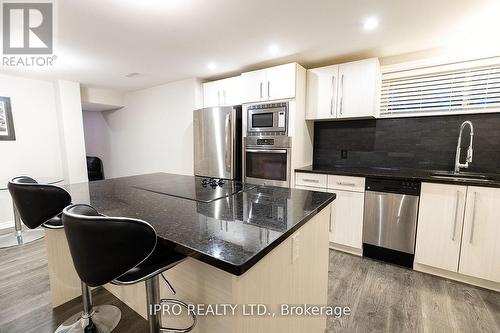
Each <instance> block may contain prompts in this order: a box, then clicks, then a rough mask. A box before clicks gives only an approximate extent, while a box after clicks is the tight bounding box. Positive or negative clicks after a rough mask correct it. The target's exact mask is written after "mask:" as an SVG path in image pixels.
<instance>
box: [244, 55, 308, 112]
mask: <svg viewBox="0 0 500 333" xmlns="http://www.w3.org/2000/svg"><path fill="white" fill-rule="evenodd" d="M297 66H298V65H297V64H296V63H290V64H285V65H280V66H275V67H270V68H266V69H261V70H257V71H253V72H247V73H243V74H241V79H242V91H243V103H253V102H261V101H270V100H278V99H288V98H295V86H296V78H297Z"/></svg>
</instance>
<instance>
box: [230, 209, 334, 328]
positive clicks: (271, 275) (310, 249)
mask: <svg viewBox="0 0 500 333" xmlns="http://www.w3.org/2000/svg"><path fill="white" fill-rule="evenodd" d="M330 211H331V204H330V205H328V206H327V207H326V208H324V209H323V210H322V211H321V212H319V213H318V214H317V215H316V216H314V217H313V218H312V219H311V220H310V221H308V222H307V223H306V224H305V225H304V226H302V227H301V228H300V229H299V230H298V231H296V232H295V233H294V234H293V235H292V236H290V237H289V238H288V239H287V240H286V241H284V242H283V243H281V244H280V245H279V246H278V247H276V248H275V249H274V250H273V251H271V252H270V253H269V254H268V255H267V256H265V257H264V258H263V259H262V260H261V261H259V262H258V263H257V264H256V265H255V266H253V267H252V268H251V269H250V270H249V271H248V272H246V273H245V274H243V275H242V276H240V277H234V279H233V297H234V298H233V303H237V304H249V303H261V304H266V305H267V306H268V307H269V309H270V310H271V311H274V312H275V314H276V317H272V316H263V317H256V316H239V317H237V318H235V320H234V322H233V325H234V326H233V332H238V333H246V332H248V333H250V332H251V333H259V332H262V333H266V332H297V333H299V332H324V331H325V329H326V316H318V317H279V314H280V305H281V304H311V305H326V304H327V293H328V251H329V250H328V224H329V220H330ZM294 238H295V240H294ZM297 240H298V243H297ZM297 245H298V256H295V258H294V254H293V252H294V247H295V246H297Z"/></svg>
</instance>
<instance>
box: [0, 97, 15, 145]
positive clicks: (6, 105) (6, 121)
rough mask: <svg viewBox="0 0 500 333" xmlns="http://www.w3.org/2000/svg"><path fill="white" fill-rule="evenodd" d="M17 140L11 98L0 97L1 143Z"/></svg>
mask: <svg viewBox="0 0 500 333" xmlns="http://www.w3.org/2000/svg"><path fill="white" fill-rule="evenodd" d="M14 140H16V132H15V130H14V119H13V118H12V108H11V105H10V98H9V97H2V96H0V141H14Z"/></svg>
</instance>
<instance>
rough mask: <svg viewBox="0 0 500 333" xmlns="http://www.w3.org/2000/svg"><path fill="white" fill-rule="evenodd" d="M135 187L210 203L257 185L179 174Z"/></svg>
mask: <svg viewBox="0 0 500 333" xmlns="http://www.w3.org/2000/svg"><path fill="white" fill-rule="evenodd" d="M134 187H135V188H138V189H141V190H146V191H149V192H154V193H159V194H165V195H170V196H173V197H177V198H182V199H188V200H193V201H198V202H204V203H209V202H213V201H215V200H218V199H221V198H226V197H229V196H232V195H234V194H236V193H239V192H241V191H247V190H250V189H253V188H255V187H256V186H255V185H249V184H243V183H240V182H236V181H232V180H227V179H219V178H208V177H190V176H177V177H176V178H175V179H172V180H171V181H168V182H157V183H148V184H138V185H135V186H134Z"/></svg>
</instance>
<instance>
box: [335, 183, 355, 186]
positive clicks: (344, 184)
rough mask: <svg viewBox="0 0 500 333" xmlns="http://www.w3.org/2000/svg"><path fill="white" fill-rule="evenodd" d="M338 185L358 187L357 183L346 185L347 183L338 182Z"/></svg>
mask: <svg viewBox="0 0 500 333" xmlns="http://www.w3.org/2000/svg"><path fill="white" fill-rule="evenodd" d="M337 185H341V186H356V184H355V183H345V182H337Z"/></svg>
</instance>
